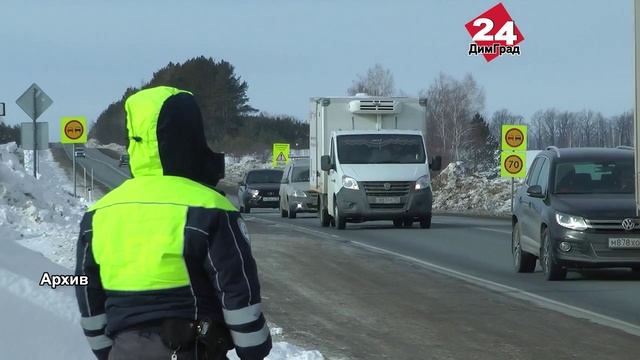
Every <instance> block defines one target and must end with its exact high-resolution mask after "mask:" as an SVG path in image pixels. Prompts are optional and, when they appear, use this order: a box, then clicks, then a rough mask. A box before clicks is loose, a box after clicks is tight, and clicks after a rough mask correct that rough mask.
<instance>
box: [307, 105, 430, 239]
mask: <svg viewBox="0 0 640 360" xmlns="http://www.w3.org/2000/svg"><path fill="white" fill-rule="evenodd" d="M425 104H426V103H425V101H424V100H422V99H417V98H406V97H368V96H355V97H328V98H312V99H311V102H310V106H311V119H310V139H309V140H310V141H309V145H310V152H311V178H310V187H311V191H314V192H316V193H318V194H319V213H320V222H321V224H322V226H329V224H334V225H335V226H336V227H337V228H338V229H344V228H345V227H346V223H347V222H363V221H369V220H392V221H393V223H394V225H395V226H397V227H400V226H404V227H409V226H412V224H413V223H414V222H415V221H418V222H419V223H420V226H421V227H422V228H429V227H431V208H432V192H431V176H430V170H440V167H441V159H440V157H439V156H438V157H436V158H434V159H433V160H432V161H431V162H430V161H429V158H428V155H427V148H426V144H425V140H424V138H425V136H424V135H425V132H426V117H425V107H424V105H425Z"/></svg>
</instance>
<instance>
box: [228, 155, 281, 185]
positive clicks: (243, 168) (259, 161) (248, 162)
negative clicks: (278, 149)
mask: <svg viewBox="0 0 640 360" xmlns="http://www.w3.org/2000/svg"><path fill="white" fill-rule="evenodd" d="M224 161H225V178H224V181H226V182H228V183H233V184H235V183H237V182H238V181H240V180H241V179H242V176H244V174H245V173H246V172H247V171H249V170H252V169H270V168H271V162H270V161H267V160H265V159H264V156H258V155H244V156H233V155H225V158H224Z"/></svg>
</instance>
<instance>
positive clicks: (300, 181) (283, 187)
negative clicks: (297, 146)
mask: <svg viewBox="0 0 640 360" xmlns="http://www.w3.org/2000/svg"><path fill="white" fill-rule="evenodd" d="M316 211H318V194H316V193H312V192H310V191H309V159H296V160H292V161H291V162H290V163H289V165H287V167H285V168H284V172H283V174H282V181H281V184H280V215H282V217H287V216H288V217H289V218H291V219H293V218H295V217H296V214H297V213H302V212H316Z"/></svg>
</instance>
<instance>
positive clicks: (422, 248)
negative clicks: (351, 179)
mask: <svg viewBox="0 0 640 360" xmlns="http://www.w3.org/2000/svg"><path fill="white" fill-rule="evenodd" d="M86 150H87V157H86V158H85V159H79V163H80V164H82V165H83V166H87V168H92V167H93V169H94V175H95V177H96V179H97V181H100V182H101V183H103V184H105V185H106V186H107V187H114V186H116V185H118V184H119V183H121V182H122V181H124V180H125V179H126V177H127V176H128V169H124V168H118V166H117V161H116V160H113V159H111V158H109V157H107V156H106V155H104V154H102V153H101V152H99V151H98V150H95V149H86ZM70 152H71V150H70V149H67V153H68V154H70ZM224 190H225V191H227V193H228V194H229V196H230V198H231V199H232V200H233V201H235V195H234V194H235V192H234V191H232V190H231V189H224ZM244 217H245V218H246V219H247V220H248V221H249V222H250V223H251V222H255V221H258V222H265V221H266V222H267V223H271V224H276V225H278V226H284V227H285V228H288V229H290V230H292V231H296V232H297V233H300V234H305V233H306V234H309V235H310V236H315V237H321V238H324V239H327V240H334V241H336V242H338V243H345V244H349V245H350V246H358V247H363V248H366V249H367V250H368V251H369V252H371V253H372V256H376V253H378V255H379V256H382V255H385V256H388V255H390V256H393V257H396V258H398V259H402V260H406V261H409V262H411V263H414V264H416V265H417V266H420V267H424V268H427V269H429V270H432V271H435V272H438V273H441V274H444V275H447V276H449V277H454V278H457V279H461V280H464V281H466V282H469V283H473V284H475V285H479V286H482V287H484V288H487V289H490V290H491V291H493V292H498V293H501V294H503V295H506V296H510V297H515V298H517V299H521V300H525V301H526V303H527V304H528V305H529V306H531V307H535V308H538V309H539V308H546V309H550V310H552V311H558V312H561V313H564V314H566V315H570V316H572V317H577V318H584V319H588V320H591V321H593V322H596V323H599V324H602V325H605V326H608V327H612V328H616V329H619V330H623V331H625V332H627V333H631V334H634V335H638V336H640V301H638V299H640V281H639V280H640V275H639V274H634V273H632V272H631V271H629V270H627V269H619V270H590V271H585V272H582V273H577V272H570V273H569V275H568V278H567V280H566V281H561V282H547V281H545V280H544V279H543V276H542V274H541V271H540V269H539V268H538V269H537V271H536V272H535V273H533V274H517V273H515V272H514V271H513V270H512V265H511V261H512V258H511V252H510V241H511V225H510V222H509V221H508V220H503V219H489V218H479V217H458V216H435V217H434V219H433V226H432V228H431V229H420V228H418V227H417V226H414V227H413V228H411V229H396V228H394V227H393V226H392V224H391V222H368V223H362V224H347V229H346V230H343V231H340V230H336V229H334V228H322V227H320V225H319V220H318V218H317V217H316V216H315V215H309V214H301V215H299V216H298V218H297V219H288V218H281V217H280V214H279V212H278V211H276V210H275V209H274V210H262V209H252V213H251V214H246V215H244ZM353 286H355V287H357V286H358V284H354V285H353Z"/></svg>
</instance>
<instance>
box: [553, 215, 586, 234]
mask: <svg viewBox="0 0 640 360" xmlns="http://www.w3.org/2000/svg"><path fill="white" fill-rule="evenodd" d="M556 222H557V223H558V225H560V226H562V227H566V228H567V229H571V230H578V231H582V230H587V228H588V226H587V223H586V222H585V221H584V218H582V217H580V216H574V215H567V214H563V213H556Z"/></svg>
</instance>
